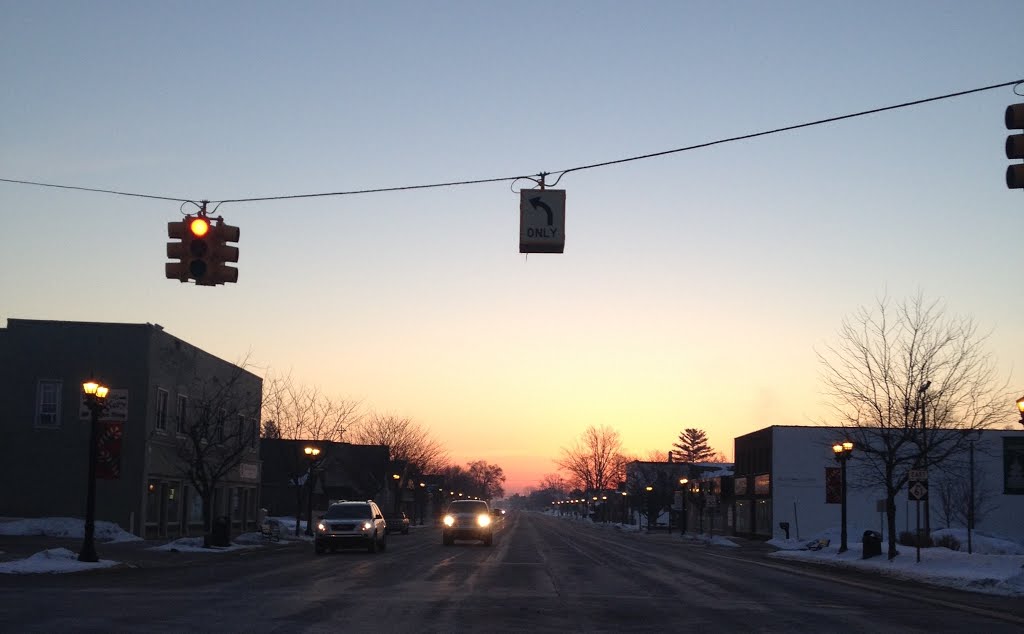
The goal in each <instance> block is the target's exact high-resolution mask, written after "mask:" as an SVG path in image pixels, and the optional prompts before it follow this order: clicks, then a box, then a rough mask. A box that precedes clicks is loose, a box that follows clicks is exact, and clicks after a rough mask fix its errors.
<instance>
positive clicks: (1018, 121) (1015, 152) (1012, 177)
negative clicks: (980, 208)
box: [1006, 103, 1024, 189]
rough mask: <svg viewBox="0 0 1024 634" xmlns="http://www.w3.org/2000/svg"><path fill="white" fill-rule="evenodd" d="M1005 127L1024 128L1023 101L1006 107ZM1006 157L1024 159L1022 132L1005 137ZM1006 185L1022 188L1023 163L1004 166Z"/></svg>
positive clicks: (1012, 187) (1023, 183) (1010, 128)
mask: <svg viewBox="0 0 1024 634" xmlns="http://www.w3.org/2000/svg"><path fill="white" fill-rule="evenodd" d="M1006 129H1007V130H1024V103H1015V104H1013V105H1012V106H1007V107H1006ZM1006 158H1008V159H1024V134H1011V135H1010V136H1008V137H1006ZM1006 186H1007V187H1009V188H1010V189H1024V163H1017V164H1014V165H1008V166H1007V167H1006Z"/></svg>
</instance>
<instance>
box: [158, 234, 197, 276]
mask: <svg viewBox="0 0 1024 634" xmlns="http://www.w3.org/2000/svg"><path fill="white" fill-rule="evenodd" d="M185 224H186V221H180V222H168V223H167V237H168V238H170V239H171V240H172V242H168V243H167V257H168V258H170V259H172V260H177V262H167V263H166V264H164V274H165V275H166V276H167V279H169V280H178V281H179V282H187V281H188V280H189V271H188V261H189V242H190V239H191V237H192V234H191V233H190V232H189V231H188V229H186V228H185Z"/></svg>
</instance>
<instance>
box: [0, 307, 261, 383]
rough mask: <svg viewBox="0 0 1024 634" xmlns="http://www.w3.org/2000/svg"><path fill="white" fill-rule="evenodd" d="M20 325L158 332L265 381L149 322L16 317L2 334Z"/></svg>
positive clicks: (1, 329) (243, 368)
mask: <svg viewBox="0 0 1024 634" xmlns="http://www.w3.org/2000/svg"><path fill="white" fill-rule="evenodd" d="M18 324H24V325H27V326H32V325H37V326H43V325H52V326H61V325H68V326H112V327H120V328H145V329H148V330H150V331H151V332H154V333H157V332H158V333H161V334H162V335H163V336H165V337H170V338H171V339H174V340H176V341H180V342H181V343H183V344H185V345H186V346H191V347H193V348H195V349H196V350H201V351H202V352H203V353H204V354H207V355H209V356H211V357H213V358H214V359H217V360H218V361H220V362H221V363H225V364H227V365H232V366H235V367H236V368H239V369H240V370H242V371H243V372H245V373H247V374H249V375H251V376H253V377H255V378H257V379H260V380H261V381H262V380H263V377H261V376H260V375H258V374H256V373H255V372H250V371H249V370H247V369H246V368H245V367H244V366H241V365H239V364H237V363H235V362H234V361H228V360H227V359H225V358H223V357H221V356H218V355H216V354H213V353H212V352H210V351H209V350H206V349H204V348H200V347H199V346H197V345H195V344H194V343H190V342H188V341H185V340H184V339H182V338H181V337H176V336H175V335H172V334H171V333H169V332H167V331H166V330H164V327H163V326H161V325H160V324H151V323H149V322H148V321H147V322H146V323H144V324H137V323H130V322H120V321H65V320H60V319H18V318H15V317H8V318H7V327H6V328H0V332H9V329H10V327H11V326H12V325H15V326H16V325H18Z"/></svg>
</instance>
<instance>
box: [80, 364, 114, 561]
mask: <svg viewBox="0 0 1024 634" xmlns="http://www.w3.org/2000/svg"><path fill="white" fill-rule="evenodd" d="M82 391H83V392H84V393H85V406H86V407H88V408H89V483H88V490H87V492H86V497H85V537H84V539H83V540H82V551H81V552H80V553H78V561H86V562H93V563H94V562H97V561H99V557H97V556H96V542H95V534H96V459H97V453H98V451H97V449H98V448H97V447H96V443H97V441H98V440H99V426H100V414H101V413H102V412H103V408H104V403H105V402H106V398H107V392H108V391H109V388H107V387H106V386H104V385H100V384H99V383H98V382H96V381H94V380H91V379H90V380H89V381H86V382H85V383H83V384H82Z"/></svg>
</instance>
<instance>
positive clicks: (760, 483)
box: [754, 473, 772, 495]
mask: <svg viewBox="0 0 1024 634" xmlns="http://www.w3.org/2000/svg"><path fill="white" fill-rule="evenodd" d="M771 491H772V476H771V475H770V474H768V473H765V474H762V475H758V476H754V495H770V494H771Z"/></svg>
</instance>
